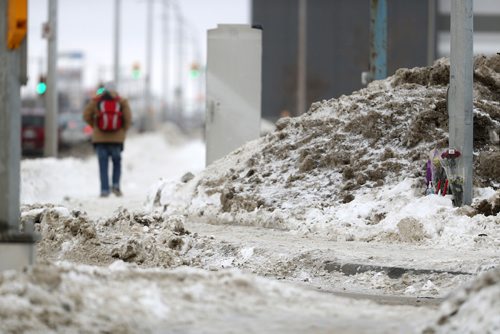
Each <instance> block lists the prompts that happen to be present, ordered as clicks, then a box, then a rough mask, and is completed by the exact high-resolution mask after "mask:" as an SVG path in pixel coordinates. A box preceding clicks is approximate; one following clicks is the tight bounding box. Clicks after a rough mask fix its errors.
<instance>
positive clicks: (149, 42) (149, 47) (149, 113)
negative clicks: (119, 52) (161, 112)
mask: <svg viewBox="0 0 500 334" xmlns="http://www.w3.org/2000/svg"><path fill="white" fill-rule="evenodd" d="M146 20H147V29H146V66H145V67H146V69H145V72H146V73H145V78H144V102H145V103H144V109H145V112H146V130H148V131H151V130H153V110H152V108H151V74H152V73H153V70H152V66H153V60H152V59H153V0H148V8H147V19H146Z"/></svg>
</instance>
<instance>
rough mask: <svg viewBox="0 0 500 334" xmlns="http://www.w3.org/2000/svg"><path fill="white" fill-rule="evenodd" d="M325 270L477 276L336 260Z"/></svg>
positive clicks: (356, 272)
mask: <svg viewBox="0 0 500 334" xmlns="http://www.w3.org/2000/svg"><path fill="white" fill-rule="evenodd" d="M325 270H326V271H328V272H334V271H337V272H341V273H343V274H344V275H347V276H352V275H356V274H360V273H364V272H367V271H375V272H384V273H386V274H387V276H389V278H400V277H401V276H403V274H405V273H411V274H413V275H429V274H449V275H470V276H475V275H476V274H475V273H468V272H464V271H447V270H437V269H415V268H404V267H394V266H377V265H370V264H360V263H339V262H334V261H326V262H325Z"/></svg>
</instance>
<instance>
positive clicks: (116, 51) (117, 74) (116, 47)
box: [113, 0, 121, 91]
mask: <svg viewBox="0 0 500 334" xmlns="http://www.w3.org/2000/svg"><path fill="white" fill-rule="evenodd" d="M120 18H121V0H115V34H114V42H115V43H114V50H113V52H114V57H113V60H114V73H113V81H114V83H115V88H116V90H117V91H120Z"/></svg>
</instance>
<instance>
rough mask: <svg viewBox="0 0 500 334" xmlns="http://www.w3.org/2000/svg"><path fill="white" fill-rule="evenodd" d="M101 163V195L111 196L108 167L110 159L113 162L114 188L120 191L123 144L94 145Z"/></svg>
mask: <svg viewBox="0 0 500 334" xmlns="http://www.w3.org/2000/svg"><path fill="white" fill-rule="evenodd" d="M94 147H95V151H96V153H97V160H98V161H99V174H100V177H101V194H109V176H108V165H109V158H111V161H112V162H113V173H112V187H113V188H116V189H120V175H121V171H122V167H121V161H122V150H123V144H115V143H96V144H94Z"/></svg>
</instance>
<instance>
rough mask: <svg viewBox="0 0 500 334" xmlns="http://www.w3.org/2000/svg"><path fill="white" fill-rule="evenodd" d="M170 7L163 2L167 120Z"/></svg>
mask: <svg viewBox="0 0 500 334" xmlns="http://www.w3.org/2000/svg"><path fill="white" fill-rule="evenodd" d="M169 6H170V0H164V1H163V43H162V46H163V47H162V54H163V77H162V86H163V87H162V88H163V89H162V90H163V94H162V95H163V97H162V102H163V117H164V118H167V113H168V106H167V103H169V102H170V100H169V98H168V70H169V66H168V65H169V57H168V50H169V48H168V44H169V29H168V28H169V24H170V22H169V18H170V16H169V14H170V13H169V9H170V8H169Z"/></svg>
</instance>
